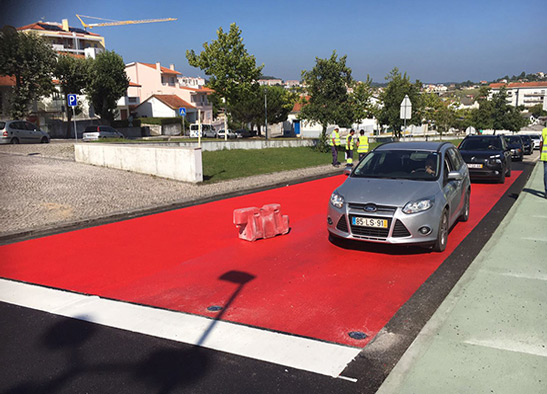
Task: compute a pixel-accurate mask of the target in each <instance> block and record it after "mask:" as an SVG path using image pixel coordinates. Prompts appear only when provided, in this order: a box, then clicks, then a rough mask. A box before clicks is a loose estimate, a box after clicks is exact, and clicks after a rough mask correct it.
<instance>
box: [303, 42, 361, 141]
mask: <svg viewBox="0 0 547 394" xmlns="http://www.w3.org/2000/svg"><path fill="white" fill-rule="evenodd" d="M346 58H347V56H342V57H341V58H340V59H338V56H337V55H336V51H333V52H332V55H331V57H330V58H329V59H319V58H315V62H316V64H315V67H314V68H312V69H311V70H310V71H306V70H304V71H302V80H303V82H304V85H305V86H306V88H307V93H308V97H307V98H305V99H304V103H303V104H304V106H303V107H302V111H301V112H300V119H303V120H308V121H312V122H316V123H319V124H320V125H321V127H322V128H323V130H322V134H321V141H322V143H321V145H324V143H325V141H326V134H327V126H328V125H329V124H337V125H339V126H342V127H344V126H346V127H348V126H350V125H351V124H352V123H353V121H354V114H353V111H352V107H351V105H350V100H349V95H348V87H350V86H352V84H353V78H352V77H351V68H349V67H348V66H346ZM323 148H324V147H323V146H321V147H320V149H323ZM327 149H328V147H327Z"/></svg>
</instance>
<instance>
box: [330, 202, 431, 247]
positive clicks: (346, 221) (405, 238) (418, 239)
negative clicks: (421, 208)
mask: <svg viewBox="0 0 547 394" xmlns="http://www.w3.org/2000/svg"><path fill="white" fill-rule="evenodd" d="M354 216H356V217H365V218H375V219H385V220H387V228H385V229H378V228H370V227H362V226H356V225H353V224H352V217H354ZM440 217H441V213H440V212H438V209H436V207H433V208H432V209H430V210H428V211H425V212H419V213H415V214H410V215H407V214H404V213H403V212H402V211H401V210H400V208H396V209H394V212H393V213H392V214H368V213H367V214H365V213H364V212H363V211H362V210H361V211H360V212H359V210H354V209H351V208H348V204H344V207H343V208H341V209H338V208H336V207H334V206H332V205H331V204H329V208H328V214H327V229H328V231H329V233H330V234H332V235H334V236H336V237H339V238H345V239H352V240H357V241H366V242H375V243H383V244H394V245H420V244H432V243H434V242H435V241H436V239H437V231H438V227H439V220H440V219H439V218H440ZM422 227H427V228H429V230H430V231H429V232H428V233H426V234H421V233H420V231H419V229H420V228H422Z"/></svg>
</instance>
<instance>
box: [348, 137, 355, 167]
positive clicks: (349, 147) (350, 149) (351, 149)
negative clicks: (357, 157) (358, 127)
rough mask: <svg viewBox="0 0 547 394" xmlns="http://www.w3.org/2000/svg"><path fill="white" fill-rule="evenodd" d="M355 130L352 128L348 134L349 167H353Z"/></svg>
mask: <svg viewBox="0 0 547 394" xmlns="http://www.w3.org/2000/svg"><path fill="white" fill-rule="evenodd" d="M354 134H355V130H353V129H351V130H350V131H349V134H348V135H347V136H346V165H347V166H348V167H353V144H354V142H353V140H354V137H353V136H354Z"/></svg>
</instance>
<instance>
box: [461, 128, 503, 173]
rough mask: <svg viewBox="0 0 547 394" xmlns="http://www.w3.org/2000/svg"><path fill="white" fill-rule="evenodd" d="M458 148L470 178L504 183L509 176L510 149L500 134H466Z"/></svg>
mask: <svg viewBox="0 0 547 394" xmlns="http://www.w3.org/2000/svg"><path fill="white" fill-rule="evenodd" d="M458 149H459V150H460V154H461V155H462V157H463V160H464V161H465V162H466V164H467V167H468V168H469V175H470V177H471V180H495V181H498V182H500V183H504V182H505V177H509V176H511V151H510V149H509V147H508V146H507V144H506V142H505V138H504V137H502V136H501V135H468V136H467V137H465V138H464V139H463V141H462V142H461V143H460V145H459V147H458Z"/></svg>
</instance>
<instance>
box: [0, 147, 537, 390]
mask: <svg viewBox="0 0 547 394" xmlns="http://www.w3.org/2000/svg"><path fill="white" fill-rule="evenodd" d="M536 155H537V154H536ZM513 168H514V169H516V170H522V171H523V173H522V175H521V176H520V177H519V179H517V180H516V182H515V183H514V184H513V185H512V186H511V187H510V188H509V190H508V191H507V192H506V193H505V194H504V196H503V197H502V198H501V199H500V200H499V202H498V203H497V204H496V205H495V206H494V208H493V209H492V210H491V211H490V212H489V213H488V214H487V215H486V217H485V218H484V219H483V220H482V221H481V222H480V223H479V225H478V226H477V227H475V229H474V230H473V231H472V232H471V234H469V236H467V237H466V238H465V239H464V241H463V242H462V243H461V244H460V245H459V246H458V247H457V248H456V249H455V250H454V252H453V253H452V254H451V255H450V256H449V257H448V258H447V259H446V260H445V261H444V263H443V264H442V265H441V266H440V267H439V268H438V269H437V270H436V271H435V272H434V274H433V275H431V276H430V277H429V279H428V280H427V281H426V282H425V283H424V284H423V285H422V286H421V287H420V288H419V289H418V291H417V292H416V293H415V294H414V295H413V296H412V298H410V300H408V301H407V302H406V303H405V304H404V305H403V306H402V307H401V308H400V309H399V311H398V312H397V313H396V314H395V316H393V318H392V319H391V320H390V321H389V322H388V324H387V325H386V326H385V328H384V330H385V332H388V333H390V335H392V336H394V337H396V338H397V341H394V342H391V343H390V344H389V346H385V343H382V341H380V340H378V341H373V342H372V343H371V345H370V346H367V347H365V348H364V349H363V350H362V351H361V352H360V353H359V355H358V356H357V357H356V359H355V360H354V361H353V362H351V363H350V364H349V365H348V366H347V368H346V369H345V371H344V372H343V373H342V374H341V375H343V376H347V377H351V379H350V380H347V379H342V378H331V377H327V376H323V375H319V374H314V373H311V372H305V371H302V370H298V369H293V368H287V367H284V366H282V365H277V364H272V363H267V362H262V361H257V360H254V359H250V358H246V357H241V356H236V355H233V354H228V353H223V352H219V351H214V350H209V349H206V348H203V347H196V346H190V345H185V344H182V343H179V342H173V341H168V340H165V339H159V338H154V337H151V336H147V335H141V334H136V333H132V332H129V331H125V330H120V329H115V328H108V327H104V326H101V325H96V324H93V323H89V322H85V321H80V320H74V319H68V318H64V317H60V316H57V315H54V314H50V313H45V312H39V311H36V310H32V309H28V308H23V307H19V306H15V305H11V304H7V303H0V310H1V315H2V324H1V326H0V336H1V338H2V340H1V341H2V343H1V346H0V392H2V393H28V392H48V393H50V392H63V393H65V392H66V393H75V392H78V393H80V392H88V393H94V392H96V393H104V392H117V393H118V392H119V393H135V392H143V393H145V392H146V393H149V392H158V393H175V392H192V393H194V392H195V393H210V392H219V393H234V392H265V393H269V392H284V393H292V392H294V393H308V392H309V393H311V392H314V393H315V392H324V393H338V392H340V393H351V392H356V393H373V392H375V391H376V390H377V389H378V387H379V386H380V384H381V383H382V381H383V380H384V379H385V377H386V376H387V375H388V374H389V372H390V371H391V369H392V368H393V366H394V365H395V363H396V362H397V361H398V360H399V358H400V357H401V355H402V354H403V353H404V351H405V350H406V349H407V348H408V346H409V345H410V344H411V343H412V341H413V339H414V338H415V337H416V335H417V334H418V332H419V331H420V329H421V328H422V327H423V326H424V324H425V323H426V322H427V321H428V319H429V317H430V316H431V315H432V314H433V312H434V311H435V310H436V309H437V307H438V305H439V304H440V303H441V302H442V300H443V299H444V298H445V297H446V295H447V294H448V292H449V291H450V290H451V289H452V287H453V286H454V284H455V283H456V282H457V281H458V279H459V278H460V277H461V275H462V274H463V273H464V272H465V270H466V269H467V267H468V266H469V264H470V263H471V262H472V261H473V259H474V257H475V256H476V255H477V254H478V252H479V251H480V250H481V248H482V246H483V245H484V244H485V243H486V241H487V240H488V239H489V238H490V236H491V235H492V233H493V231H494V230H495V229H496V227H497V226H498V224H499V223H500V221H501V220H502V219H503V217H504V216H505V214H506V213H507V211H508V210H509V209H510V208H511V206H512V205H513V203H514V201H515V200H516V198H518V195H519V193H520V192H521V190H522V188H523V186H524V184H525V182H526V180H527V178H528V177H529V175H530V171H531V169H532V166H531V165H530V164H529V163H528V159H527V160H526V161H525V162H524V163H515V165H514V167H513ZM226 340H227V341H229V340H230V339H229V338H227V339H226Z"/></svg>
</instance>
